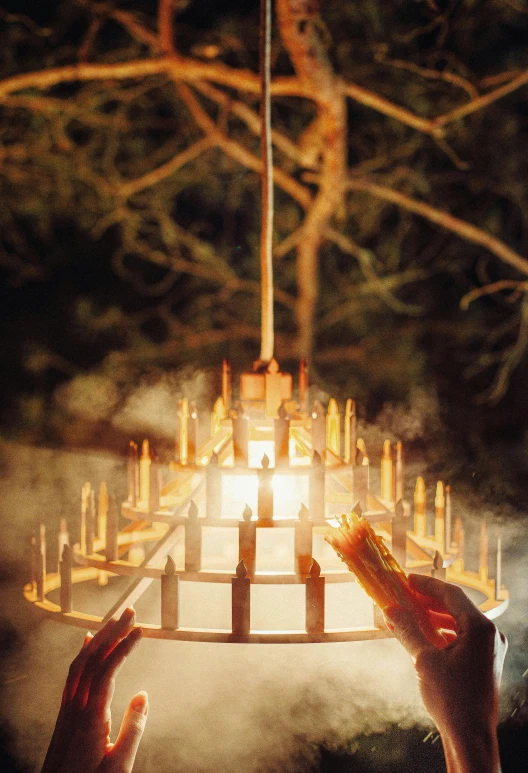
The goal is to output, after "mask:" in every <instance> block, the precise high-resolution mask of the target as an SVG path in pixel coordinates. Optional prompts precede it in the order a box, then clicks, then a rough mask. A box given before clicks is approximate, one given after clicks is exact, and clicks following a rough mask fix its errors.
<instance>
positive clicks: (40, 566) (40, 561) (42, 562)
mask: <svg viewBox="0 0 528 773" xmlns="http://www.w3.org/2000/svg"><path fill="white" fill-rule="evenodd" d="M45 584H46V527H45V526H44V524H43V523H42V524H41V525H40V531H39V548H38V555H37V576H36V586H37V599H38V601H44V586H45Z"/></svg>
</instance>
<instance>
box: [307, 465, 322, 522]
mask: <svg viewBox="0 0 528 773" xmlns="http://www.w3.org/2000/svg"><path fill="white" fill-rule="evenodd" d="M308 504H309V508H310V515H311V516H312V521H322V520H324V517H325V468H324V465H323V462H322V460H321V456H320V455H319V454H318V452H317V451H314V454H313V457H312V465H311V467H310V474H309V502H308Z"/></svg>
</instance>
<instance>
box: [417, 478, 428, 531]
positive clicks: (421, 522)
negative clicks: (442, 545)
mask: <svg viewBox="0 0 528 773" xmlns="http://www.w3.org/2000/svg"><path fill="white" fill-rule="evenodd" d="M425 506H426V498H425V483H424V479H423V478H422V477H421V476H419V477H418V478H417V479H416V487H415V489H414V533H415V535H416V536H417V537H425V535H426V530H427V522H426V515H425Z"/></svg>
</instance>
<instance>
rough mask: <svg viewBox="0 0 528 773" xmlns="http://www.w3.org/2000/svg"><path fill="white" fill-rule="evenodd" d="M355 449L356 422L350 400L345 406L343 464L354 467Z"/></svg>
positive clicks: (352, 402) (353, 402) (353, 406)
mask: <svg viewBox="0 0 528 773" xmlns="http://www.w3.org/2000/svg"><path fill="white" fill-rule="evenodd" d="M356 448H357V421H356V403H355V401H354V400H351V399H350V398H349V399H348V400H347V401H346V406H345V451H344V462H345V464H351V465H352V466H354V464H355V463H356Z"/></svg>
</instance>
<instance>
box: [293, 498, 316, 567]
mask: <svg viewBox="0 0 528 773" xmlns="http://www.w3.org/2000/svg"><path fill="white" fill-rule="evenodd" d="M293 526H294V532H295V534H294V553H295V571H296V572H297V574H308V573H309V572H310V567H311V565H312V550H313V539H312V526H313V524H312V522H311V521H310V513H309V511H308V508H307V507H306V506H305V505H301V509H300V510H299V520H298V521H295V523H294V525H293Z"/></svg>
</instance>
